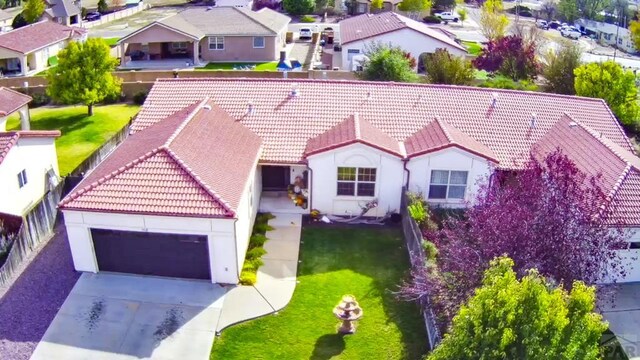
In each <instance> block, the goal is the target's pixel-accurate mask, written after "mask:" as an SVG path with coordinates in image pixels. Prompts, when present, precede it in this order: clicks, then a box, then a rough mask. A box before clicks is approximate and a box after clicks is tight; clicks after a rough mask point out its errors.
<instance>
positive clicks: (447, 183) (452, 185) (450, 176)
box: [429, 170, 469, 199]
mask: <svg viewBox="0 0 640 360" xmlns="http://www.w3.org/2000/svg"><path fill="white" fill-rule="evenodd" d="M468 175H469V172H467V171H448V170H432V171H431V183H430V184H429V199H464V193H465V191H466V189H467V178H468Z"/></svg>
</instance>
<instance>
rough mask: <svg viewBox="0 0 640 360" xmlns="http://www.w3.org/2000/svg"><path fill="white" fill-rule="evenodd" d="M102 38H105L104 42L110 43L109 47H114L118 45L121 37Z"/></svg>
mask: <svg viewBox="0 0 640 360" xmlns="http://www.w3.org/2000/svg"><path fill="white" fill-rule="evenodd" d="M102 40H104V42H106V43H107V45H109V47H114V46H116V44H117V43H118V40H120V38H117V37H114V38H102Z"/></svg>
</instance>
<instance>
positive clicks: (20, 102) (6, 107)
mask: <svg viewBox="0 0 640 360" xmlns="http://www.w3.org/2000/svg"><path fill="white" fill-rule="evenodd" d="M31 100H33V99H32V98H31V96H28V95H25V94H22V93H19V92H17V91H15V90H11V89H9V88H6V87H0V116H7V115H9V114H11V113H12V112H14V111H16V110H18V109H20V108H21V107H23V106H25V105H27V104H28V103H29V102H30V101H31Z"/></svg>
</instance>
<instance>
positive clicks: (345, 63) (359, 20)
mask: <svg viewBox="0 0 640 360" xmlns="http://www.w3.org/2000/svg"><path fill="white" fill-rule="evenodd" d="M340 44H341V46H342V51H341V52H336V53H334V60H333V64H334V67H336V66H337V64H338V63H339V64H341V65H340V66H339V67H340V68H341V69H342V70H349V71H359V70H361V67H362V65H363V63H364V60H366V58H365V56H366V55H365V54H366V52H367V51H368V50H369V48H370V47H371V46H373V45H375V44H391V45H393V46H398V47H400V48H402V49H403V50H405V51H407V52H408V53H410V54H411V56H413V57H414V58H416V60H418V59H420V55H422V54H424V53H433V52H435V51H436V49H446V50H448V51H449V53H451V54H452V55H456V56H464V55H466V54H467V50H466V49H465V48H464V47H463V46H462V45H460V44H458V43H457V42H455V41H454V40H452V39H451V38H450V37H448V36H447V35H445V34H444V33H442V32H441V31H438V30H434V29H432V28H431V27H429V26H427V25H426V24H424V23H421V22H418V21H415V20H412V19H409V18H407V17H405V16H402V15H400V14H396V13H393V12H385V13H380V14H375V15H372V14H365V15H359V16H355V17H351V18H348V19H345V20H342V21H340ZM336 56H338V57H339V59H336V58H335V57H336Z"/></svg>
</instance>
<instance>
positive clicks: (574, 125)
mask: <svg viewBox="0 0 640 360" xmlns="http://www.w3.org/2000/svg"><path fill="white" fill-rule="evenodd" d="M576 126H578V123H577V122H575V121H572V122H570V123H569V127H572V128H573V127H576Z"/></svg>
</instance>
